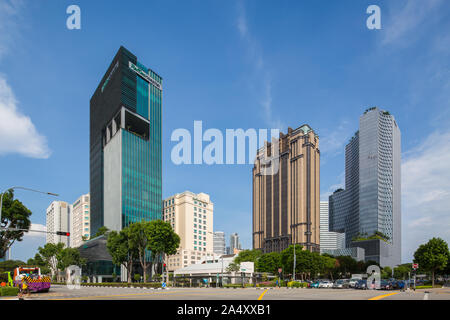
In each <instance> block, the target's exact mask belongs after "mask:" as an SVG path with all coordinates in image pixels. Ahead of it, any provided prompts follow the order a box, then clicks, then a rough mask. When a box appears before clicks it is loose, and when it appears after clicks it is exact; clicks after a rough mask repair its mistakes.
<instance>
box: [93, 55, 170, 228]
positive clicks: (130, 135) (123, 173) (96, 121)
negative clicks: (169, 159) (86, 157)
mask: <svg viewBox="0 0 450 320" xmlns="http://www.w3.org/2000/svg"><path fill="white" fill-rule="evenodd" d="M161 104H162V78H161V77H160V76H159V75H158V74H156V73H155V72H154V71H153V70H151V69H149V68H147V67H145V66H144V65H143V64H142V63H141V62H139V61H138V59H137V57H136V56H135V55H134V54H132V53H131V52H130V51H128V50H127V49H125V48H124V47H120V49H119V51H118V52H117V54H116V55H115V57H114V59H113V61H112V63H111V65H110V66H109V68H108V70H107V72H106V73H105V75H104V76H103V78H102V80H101V81H100V83H99V85H98V87H97V89H96V91H95V93H94V95H93V96H92V98H91V101H90V198H91V199H90V201H91V204H90V205H91V212H90V213H91V226H90V228H91V229H90V231H91V234H95V233H96V232H97V230H98V229H99V228H100V227H101V226H106V227H107V228H109V229H110V230H121V229H122V228H124V227H126V226H128V225H129V224H130V223H133V222H137V221H141V220H146V221H150V220H154V219H160V218H161V210H162V208H161V203H162V198H161V148H162V146H161V111H162V110H161V108H162V106H161Z"/></svg>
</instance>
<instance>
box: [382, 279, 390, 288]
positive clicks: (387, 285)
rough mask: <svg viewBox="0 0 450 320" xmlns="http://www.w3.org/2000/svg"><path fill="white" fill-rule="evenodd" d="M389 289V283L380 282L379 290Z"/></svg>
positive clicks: (385, 281)
mask: <svg viewBox="0 0 450 320" xmlns="http://www.w3.org/2000/svg"><path fill="white" fill-rule="evenodd" d="M391 289H392V285H391V283H390V282H389V281H387V280H381V281H380V290H391Z"/></svg>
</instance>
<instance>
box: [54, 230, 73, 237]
mask: <svg viewBox="0 0 450 320" xmlns="http://www.w3.org/2000/svg"><path fill="white" fill-rule="evenodd" d="M56 234H57V235H58V236H66V237H68V236H70V232H65V231H56Z"/></svg>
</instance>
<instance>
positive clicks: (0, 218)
mask: <svg viewBox="0 0 450 320" xmlns="http://www.w3.org/2000/svg"><path fill="white" fill-rule="evenodd" d="M14 189H21V190H26V191H32V192H37V193H43V194H47V195H49V196H55V197H57V196H59V195H58V194H56V193H53V192H46V191H39V190H34V189H30V188H25V187H17V186H16V187H11V188H8V189H6V190H5V191H3V192H2V195H1V196H0V223H1V221H2V207H3V195H4V194H5V192H6V191H8V190H14ZM0 227H1V226H0Z"/></svg>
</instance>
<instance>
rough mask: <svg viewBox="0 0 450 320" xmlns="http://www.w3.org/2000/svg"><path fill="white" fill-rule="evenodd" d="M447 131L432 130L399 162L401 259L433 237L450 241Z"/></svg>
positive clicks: (410, 255) (449, 173)
mask: <svg viewBox="0 0 450 320" xmlns="http://www.w3.org/2000/svg"><path fill="white" fill-rule="evenodd" d="M449 190H450V131H448V132H434V133H433V134H431V135H429V136H428V137H427V138H426V139H425V140H424V141H422V143H421V144H420V146H417V147H416V148H414V149H412V150H410V151H409V152H407V153H405V155H404V160H403V163H402V218H403V221H402V233H403V236H402V238H403V239H402V240H403V241H402V242H403V244H402V246H403V260H404V261H408V260H411V258H412V255H413V254H414V251H415V250H416V249H417V247H418V246H419V245H420V244H422V243H424V242H426V241H428V240H429V239H430V238H432V237H434V236H439V237H441V238H443V239H444V240H446V241H447V242H449V241H450V211H449V210H450V209H449V208H450V191H449Z"/></svg>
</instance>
